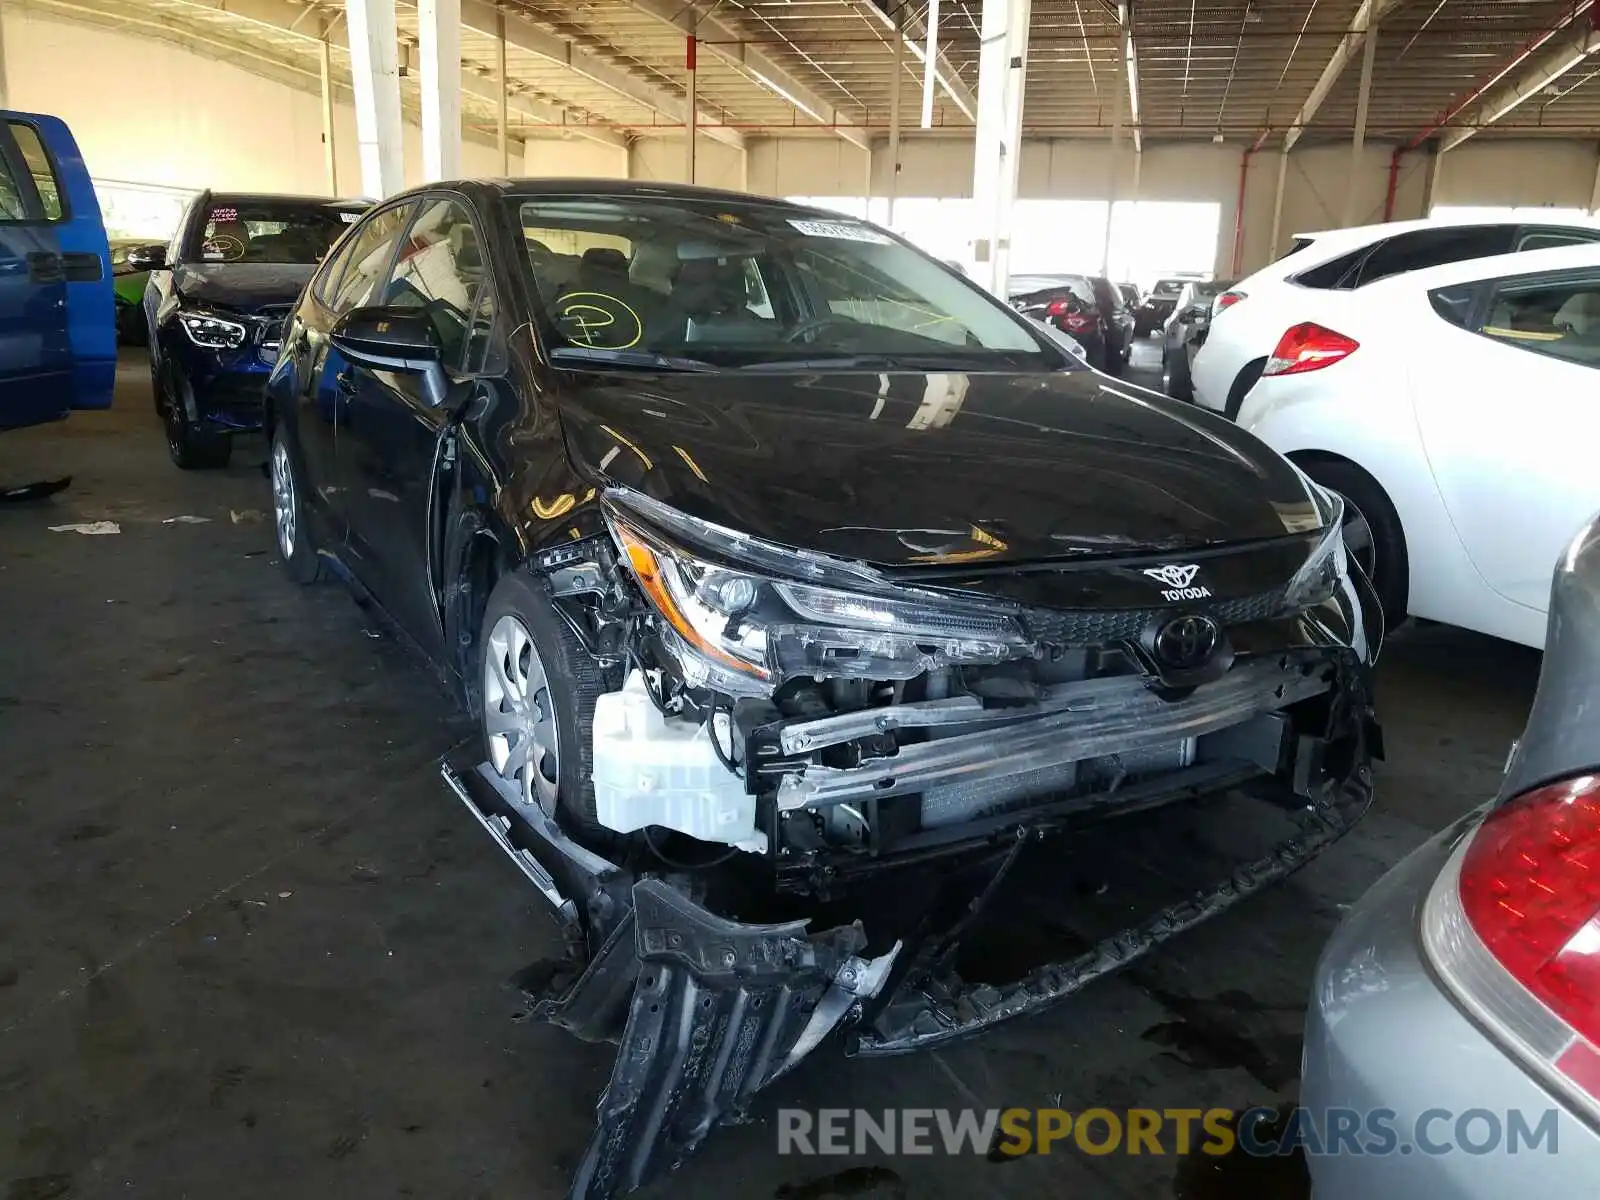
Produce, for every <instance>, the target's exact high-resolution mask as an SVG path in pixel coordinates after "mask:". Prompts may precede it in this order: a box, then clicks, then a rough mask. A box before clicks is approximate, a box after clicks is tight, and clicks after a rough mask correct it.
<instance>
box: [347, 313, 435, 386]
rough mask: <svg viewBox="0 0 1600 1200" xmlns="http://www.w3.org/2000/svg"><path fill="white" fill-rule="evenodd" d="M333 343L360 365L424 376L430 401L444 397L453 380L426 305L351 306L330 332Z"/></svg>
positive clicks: (377, 369) (424, 383)
mask: <svg viewBox="0 0 1600 1200" xmlns="http://www.w3.org/2000/svg"><path fill="white" fill-rule="evenodd" d="M329 341H330V342H332V344H333V348H334V349H335V350H337V351H338V352H339V353H340V354H342V355H344V357H345V358H347V359H348V360H350V361H351V362H353V363H356V364H357V365H359V366H363V367H368V368H370V369H372V370H375V371H396V372H401V373H404V374H408V375H420V376H422V394H423V396H424V398H425V399H426V400H427V402H428V405H429V407H431V408H437V407H438V406H439V405H441V404H443V403H444V400H445V395H446V393H447V392H448V390H449V386H450V381H449V380H448V379H446V378H445V373H444V346H443V344H442V343H441V342H440V340H439V331H438V330H437V329H435V328H434V325H433V322H432V321H431V320H429V318H428V314H427V312H426V311H425V310H423V309H420V308H377V307H373V308H352V309H351V310H350V311H349V312H347V313H345V315H344V316H342V317H340V318H339V320H338V322H337V323H336V324H335V325H334V327H333V332H332V334H331V335H330V336H329Z"/></svg>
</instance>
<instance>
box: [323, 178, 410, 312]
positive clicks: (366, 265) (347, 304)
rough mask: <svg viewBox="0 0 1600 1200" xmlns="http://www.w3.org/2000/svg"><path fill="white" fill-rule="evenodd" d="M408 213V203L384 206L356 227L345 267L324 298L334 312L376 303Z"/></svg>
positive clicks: (347, 310)
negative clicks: (390, 206) (329, 296)
mask: <svg viewBox="0 0 1600 1200" xmlns="http://www.w3.org/2000/svg"><path fill="white" fill-rule="evenodd" d="M410 215H411V205H409V204H401V205H397V206H396V207H394V208H386V209H384V210H383V211H382V212H380V213H377V214H375V215H374V216H373V217H372V218H371V219H370V220H368V221H367V222H366V223H365V224H364V225H361V226H360V227H359V228H358V229H357V230H356V234H355V237H354V238H352V239H351V244H350V252H349V255H348V261H347V262H346V263H345V269H344V270H343V271H342V272H341V273H340V274H339V280H338V282H337V283H335V284H334V285H333V295H332V297H331V299H330V300H329V301H328V307H329V308H330V309H332V310H333V313H334V315H335V316H342V315H343V314H344V313H347V312H349V311H350V310H351V309H352V308H360V307H361V306H362V305H365V304H376V303H378V296H379V292H380V289H381V287H382V286H383V281H384V280H385V279H386V278H388V275H389V260H390V259H391V258H393V257H394V248H395V244H396V243H397V242H399V240H400V233H401V231H402V230H404V229H405V227H406V218H407V217H409V216H410ZM341 257H345V256H344V255H341Z"/></svg>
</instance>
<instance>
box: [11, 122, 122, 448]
mask: <svg viewBox="0 0 1600 1200" xmlns="http://www.w3.org/2000/svg"><path fill="white" fill-rule="evenodd" d="M116 373H117V341H116V316H115V307H114V305H113V303H112V298H111V257H110V250H109V248H108V247H107V245H106V231H105V226H104V225H102V224H101V220H100V205H99V203H98V202H97V201H96V200H95V195H94V185H93V184H92V183H91V182H90V180H89V172H88V169H87V168H86V167H85V166H84V164H83V158H82V157H81V156H80V155H79V153H78V147H77V144H76V143H75V142H74V141H73V140H72V135H71V134H70V133H69V132H67V127H66V126H65V125H64V124H62V122H60V121H59V120H57V119H56V118H55V117H46V116H39V115H37V114H35V113H21V112H5V111H0V429H19V428H21V427H23V426H26V425H38V424H41V423H42V422H45V421H58V420H60V419H61V418H62V417H65V416H66V415H67V414H68V413H69V412H70V411H72V410H73V409H75V408H109V407H110V405H111V389H112V385H113V383H114V382H115V380H116Z"/></svg>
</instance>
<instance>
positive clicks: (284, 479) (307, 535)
mask: <svg viewBox="0 0 1600 1200" xmlns="http://www.w3.org/2000/svg"><path fill="white" fill-rule="evenodd" d="M269 470H270V472H271V475H272V524H273V528H274V530H275V531H276V533H277V535H278V555H279V557H281V558H282V559H283V569H284V570H285V571H286V572H287V573H288V575H289V578H290V579H292V580H294V581H295V582H296V583H315V582H316V581H317V580H318V579H319V578H321V576H322V558H321V556H320V555H318V554H317V546H316V543H315V542H314V541H313V540H312V537H311V522H309V521H308V520H306V509H305V502H304V500H303V499H302V496H303V495H304V491H303V489H302V488H301V485H300V472H299V469H298V468H297V467H296V466H295V461H294V453H293V451H291V450H290V449H289V443H288V440H287V439H286V438H285V437H284V433H283V426H281V425H280V426H278V428H277V429H276V430H275V431H274V432H273V435H272V457H271V459H270V460H269Z"/></svg>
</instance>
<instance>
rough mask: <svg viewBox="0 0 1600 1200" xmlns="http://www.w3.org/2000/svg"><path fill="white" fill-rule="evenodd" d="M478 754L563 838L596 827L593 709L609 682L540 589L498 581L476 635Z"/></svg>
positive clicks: (513, 578) (534, 583) (517, 576)
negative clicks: (552, 821)
mask: <svg viewBox="0 0 1600 1200" xmlns="http://www.w3.org/2000/svg"><path fill="white" fill-rule="evenodd" d="M478 658H479V666H480V669H481V672H482V674H481V678H482V681H483V686H482V692H481V697H482V714H481V715H482V725H483V740H484V749H485V751H486V752H487V754H488V757H489V764H490V766H492V767H493V768H494V770H495V772H496V773H497V774H498V775H499V776H500V778H501V779H502V780H504V781H505V782H506V783H508V784H510V785H511V786H512V787H513V788H515V789H516V792H517V795H518V796H519V798H520V803H521V804H523V805H524V806H525V807H527V808H528V809H529V810H530V811H532V810H534V809H537V810H539V811H540V812H542V813H544V815H545V816H547V817H555V818H557V819H558V820H559V821H560V823H561V824H562V825H563V826H564V827H565V828H566V830H567V832H568V833H571V834H584V835H588V836H589V837H590V838H593V837H595V836H596V835H599V836H603V835H604V831H603V830H602V829H601V827H600V826H599V824H598V823H597V822H596V820H595V812H596V809H595V798H594V783H593V780H592V775H593V772H594V704H595V700H596V698H598V697H599V696H600V694H601V693H602V692H606V691H611V690H613V688H614V687H615V686H616V684H617V682H620V681H613V680H610V679H608V678H607V675H606V672H605V671H604V670H602V668H601V666H600V664H599V663H597V662H595V660H594V659H593V658H592V657H591V656H590V655H589V653H588V651H586V650H585V649H584V648H583V646H582V645H581V644H580V643H579V642H578V639H577V636H576V635H575V634H574V633H573V632H572V629H571V627H570V626H568V625H567V623H566V621H564V620H563V619H562V617H561V615H560V614H559V613H558V612H556V609H555V605H554V604H553V603H552V601H551V598H550V592H549V589H548V588H547V587H546V586H545V584H544V582H543V581H542V580H538V579H534V578H533V577H531V576H529V575H527V574H525V573H523V572H522V571H512V572H510V573H508V574H506V575H503V576H502V577H501V578H500V581H499V582H498V583H496V584H495V587H494V591H493V592H492V593H491V594H490V596H489V603H488V606H487V607H486V608H485V609H484V614H483V624H482V626H481V627H480V629H479V634H478Z"/></svg>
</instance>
